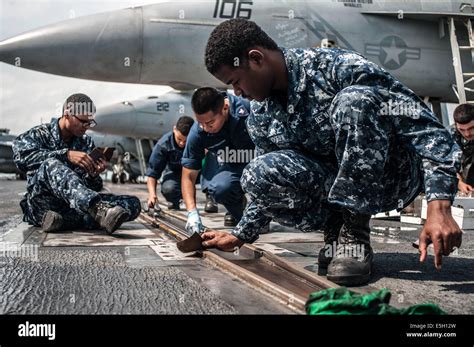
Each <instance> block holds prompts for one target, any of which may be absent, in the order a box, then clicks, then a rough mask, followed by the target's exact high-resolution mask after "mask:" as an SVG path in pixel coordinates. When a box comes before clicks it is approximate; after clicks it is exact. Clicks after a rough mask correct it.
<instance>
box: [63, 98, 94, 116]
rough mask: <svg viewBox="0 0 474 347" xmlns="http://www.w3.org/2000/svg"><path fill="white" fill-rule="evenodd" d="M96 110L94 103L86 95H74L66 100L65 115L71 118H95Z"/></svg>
mask: <svg viewBox="0 0 474 347" xmlns="http://www.w3.org/2000/svg"><path fill="white" fill-rule="evenodd" d="M95 111H96V108H95V105H94V102H93V101H92V100H91V98H90V97H88V96H87V95H86V94H81V93H77V94H73V95H71V96H69V97H68V98H67V99H66V102H65V103H64V105H63V115H66V114H67V115H71V116H81V115H87V116H93V115H94V114H95Z"/></svg>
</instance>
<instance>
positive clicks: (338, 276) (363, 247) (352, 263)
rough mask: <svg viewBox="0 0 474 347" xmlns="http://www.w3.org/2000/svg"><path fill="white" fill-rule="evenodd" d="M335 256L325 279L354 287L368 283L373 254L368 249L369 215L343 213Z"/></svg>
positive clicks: (370, 248)
mask: <svg viewBox="0 0 474 347" xmlns="http://www.w3.org/2000/svg"><path fill="white" fill-rule="evenodd" d="M343 219H344V225H343V226H342V229H341V232H340V235H339V244H338V246H337V251H336V256H335V257H334V259H333V260H332V261H331V263H330V264H329V266H328V272H327V278H328V280H330V281H333V282H335V283H337V284H339V285H343V286H356V285H362V284H365V283H367V282H368V281H369V279H370V275H371V273H372V262H373V257H374V253H373V251H372V247H370V227H369V222H370V215H364V214H357V213H352V212H350V211H344V212H343Z"/></svg>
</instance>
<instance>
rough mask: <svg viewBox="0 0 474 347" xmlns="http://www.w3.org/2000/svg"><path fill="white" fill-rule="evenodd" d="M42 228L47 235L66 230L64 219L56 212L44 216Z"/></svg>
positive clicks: (49, 212) (48, 212)
mask: <svg viewBox="0 0 474 347" xmlns="http://www.w3.org/2000/svg"><path fill="white" fill-rule="evenodd" d="M41 228H42V229H43V231H44V232H45V233H51V232H54V231H60V230H63V228H64V219H63V216H61V215H60V214H59V213H57V212H54V211H51V210H49V211H47V212H46V213H45V214H44V216H43V222H42V223H41Z"/></svg>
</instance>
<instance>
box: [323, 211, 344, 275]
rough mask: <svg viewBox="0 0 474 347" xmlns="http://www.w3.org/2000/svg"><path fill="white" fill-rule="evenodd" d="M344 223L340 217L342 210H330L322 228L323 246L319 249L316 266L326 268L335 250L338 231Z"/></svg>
mask: <svg viewBox="0 0 474 347" xmlns="http://www.w3.org/2000/svg"><path fill="white" fill-rule="evenodd" d="M343 224H344V220H343V219H342V212H340V211H331V212H330V214H329V217H328V220H327V222H326V225H325V226H324V228H323V233H324V247H323V248H321V249H320V250H319V255H318V268H319V269H327V267H328V265H329V263H330V262H331V260H332V258H333V256H334V253H335V251H336V246H337V239H338V238H339V232H340V231H341V227H342V225H343Z"/></svg>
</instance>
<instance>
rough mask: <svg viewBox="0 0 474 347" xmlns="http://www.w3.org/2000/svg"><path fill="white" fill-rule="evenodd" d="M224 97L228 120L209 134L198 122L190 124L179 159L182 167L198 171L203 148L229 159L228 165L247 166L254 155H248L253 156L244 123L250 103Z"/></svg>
mask: <svg viewBox="0 0 474 347" xmlns="http://www.w3.org/2000/svg"><path fill="white" fill-rule="evenodd" d="M226 98H227V99H228V100H229V118H228V119H227V121H226V122H225V124H224V126H223V127H222V129H221V130H220V131H219V132H217V133H215V134H210V133H207V132H205V131H204V130H203V129H202V128H201V127H200V126H199V123H198V122H195V123H194V124H193V126H192V128H191V130H190V132H189V135H188V138H187V141H186V148H185V149H184V153H183V158H182V160H181V163H182V165H183V167H185V168H187V169H191V170H200V169H201V165H202V160H203V158H204V156H205V149H207V150H208V151H210V152H212V153H214V154H216V155H217V156H218V158H222V157H223V156H222V154H224V157H225V158H230V159H231V160H230V161H229V162H227V164H231V165H232V164H237V165H242V164H247V163H248V162H249V161H250V160H251V159H252V155H253V154H252V155H250V156H249V155H248V153H249V152H252V153H254V149H255V145H254V144H253V142H252V140H251V139H250V136H249V134H248V132H247V127H246V124H245V121H246V119H247V117H248V116H249V114H250V103H249V102H248V101H247V100H245V99H244V98H241V97H238V96H235V95H232V94H226ZM240 150H243V151H240ZM238 151H240V152H239V153H237V152H238ZM232 158H235V159H236V160H235V161H233V159H232ZM246 158H248V159H246ZM239 159H242V160H239ZM224 161H226V160H224ZM221 162H222V160H221Z"/></svg>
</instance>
